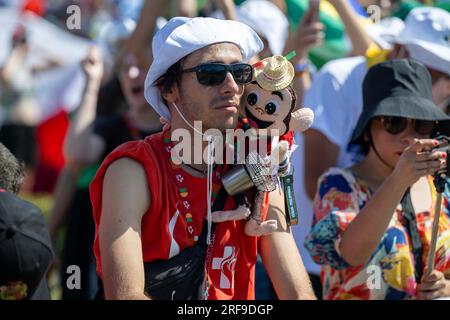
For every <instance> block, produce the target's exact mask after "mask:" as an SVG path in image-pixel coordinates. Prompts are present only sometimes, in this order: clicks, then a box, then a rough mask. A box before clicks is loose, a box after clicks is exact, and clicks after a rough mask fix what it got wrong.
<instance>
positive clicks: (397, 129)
mask: <svg viewBox="0 0 450 320" xmlns="http://www.w3.org/2000/svg"><path fill="white" fill-rule="evenodd" d="M377 119H379V120H380V121H381V122H382V123H383V126H384V129H385V130H386V131H387V132H389V133H390V134H399V133H401V132H403V131H405V129H406V127H407V125H408V119H407V118H402V117H388V116H383V117H377ZM410 121H412V124H413V127H414V131H415V132H416V133H418V134H420V135H429V134H431V133H432V132H433V130H434V129H435V128H436V121H429V120H415V119H411V120H410Z"/></svg>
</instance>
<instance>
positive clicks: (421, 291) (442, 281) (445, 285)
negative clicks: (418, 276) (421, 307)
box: [417, 270, 450, 300]
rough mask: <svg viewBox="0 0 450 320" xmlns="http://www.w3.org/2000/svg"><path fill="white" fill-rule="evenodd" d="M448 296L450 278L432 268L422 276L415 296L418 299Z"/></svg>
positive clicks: (449, 293)
mask: <svg viewBox="0 0 450 320" xmlns="http://www.w3.org/2000/svg"><path fill="white" fill-rule="evenodd" d="M448 296H450V280H447V279H446V278H445V276H444V274H443V273H442V272H440V271H438V270H433V271H432V272H431V274H430V275H429V276H428V277H426V276H424V277H423V278H422V282H421V283H420V284H419V285H418V286H417V298H418V299H420V300H432V299H436V298H441V297H448Z"/></svg>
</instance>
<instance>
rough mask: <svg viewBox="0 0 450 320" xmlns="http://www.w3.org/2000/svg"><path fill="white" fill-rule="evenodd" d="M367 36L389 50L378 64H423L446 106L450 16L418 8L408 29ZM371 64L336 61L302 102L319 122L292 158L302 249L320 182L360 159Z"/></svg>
mask: <svg viewBox="0 0 450 320" xmlns="http://www.w3.org/2000/svg"><path fill="white" fill-rule="evenodd" d="M368 33H369V35H371V36H372V38H373V40H374V41H375V42H377V44H378V45H379V46H380V47H382V49H385V51H383V52H384V57H383V58H382V59H380V57H377V58H378V59H379V60H378V61H379V62H382V61H383V60H386V59H393V58H405V57H410V58H412V59H415V60H417V61H419V62H421V63H423V64H424V65H425V66H426V67H427V69H428V71H429V72H430V73H431V76H432V80H433V101H434V102H435V103H436V104H437V105H438V106H441V107H443V105H444V104H445V101H446V100H447V99H448V98H449V97H450V78H449V76H450V53H449V50H450V42H449V40H448V39H449V36H450V14H449V13H448V12H446V11H444V10H441V9H437V8H430V7H423V8H417V9H414V10H412V11H411V12H410V14H409V15H408V17H407V19H406V21H405V26H404V28H403V26H402V23H399V22H398V21H393V20H391V21H389V22H386V23H384V26H383V24H380V25H379V26H378V27H376V28H373V27H372V28H371V29H369V30H368ZM377 40H378V41H377ZM379 40H382V41H379ZM389 46H390V47H391V48H389ZM386 49H388V50H386ZM368 52H369V51H368ZM380 56H382V55H380ZM371 64H372V61H371V58H370V56H369V55H368V56H367V57H351V58H345V59H339V60H335V61H331V62H329V63H328V64H326V65H325V66H324V67H323V68H322V69H321V70H320V72H319V73H317V74H316V76H315V78H314V80H313V83H312V85H311V87H310V89H309V90H308V92H306V94H305V99H304V101H303V103H304V105H306V106H308V107H310V108H312V109H313V110H314V114H315V119H314V123H313V125H312V126H311V128H310V130H308V131H307V132H305V134H304V135H302V137H296V141H297V142H298V143H299V145H300V148H298V150H299V151H298V152H297V153H294V155H293V163H294V165H295V166H296V169H298V170H296V171H295V172H296V176H295V177H294V178H295V180H294V181H295V182H296V197H297V202H298V203H302V206H303V207H302V209H303V211H302V213H303V214H305V216H304V222H305V223H304V224H303V225H301V226H300V228H298V229H297V233H296V234H295V237H296V240H297V243H298V245H299V247H300V248H303V239H304V236H305V234H306V233H308V229H309V224H310V223H311V222H312V206H311V199H313V197H314V194H315V192H316V186H317V179H318V178H319V176H320V175H321V174H322V173H323V172H324V171H326V170H327V169H328V168H330V167H332V166H339V167H349V166H351V165H352V164H353V163H354V162H355V161H357V160H358V153H357V152H354V150H348V148H347V147H348V146H347V145H348V143H349V141H350V138H351V135H352V132H353V129H354V128H355V126H356V122H357V120H358V117H359V115H360V114H361V111H362V81H363V79H364V76H365V74H366V72H367V69H368V67H369V66H370V65H371ZM301 138H303V139H301ZM302 143H304V148H303V147H302ZM308 208H309V209H308ZM301 250H302V249H301ZM303 250H304V249H303ZM302 254H303V252H302ZM303 259H304V261H305V264H306V266H307V268H308V270H309V272H310V273H313V274H318V272H319V268H318V266H317V265H315V264H314V263H313V262H312V261H311V259H310V257H309V255H308V253H307V252H306V251H304V255H303Z"/></svg>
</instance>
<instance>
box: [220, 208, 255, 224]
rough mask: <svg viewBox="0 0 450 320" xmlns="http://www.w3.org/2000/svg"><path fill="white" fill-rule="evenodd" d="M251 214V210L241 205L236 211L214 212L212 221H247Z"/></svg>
mask: <svg viewBox="0 0 450 320" xmlns="http://www.w3.org/2000/svg"><path fill="white" fill-rule="evenodd" d="M250 213H251V212H250V209H249V208H248V207H247V206H245V205H240V206H239V207H237V208H236V209H234V210H224V211H214V212H213V213H212V221H213V222H216V223H219V222H225V221H235V220H242V219H247V217H248V216H249V215H250Z"/></svg>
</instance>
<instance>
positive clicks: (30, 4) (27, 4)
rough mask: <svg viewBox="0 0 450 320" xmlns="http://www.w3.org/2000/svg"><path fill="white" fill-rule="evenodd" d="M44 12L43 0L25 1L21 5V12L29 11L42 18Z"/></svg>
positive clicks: (44, 4)
mask: <svg viewBox="0 0 450 320" xmlns="http://www.w3.org/2000/svg"><path fill="white" fill-rule="evenodd" d="M45 10H46V1H45V0H25V1H24V3H23V5H22V12H25V11H29V12H33V13H35V14H37V15H38V16H43V15H44V13H45Z"/></svg>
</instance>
